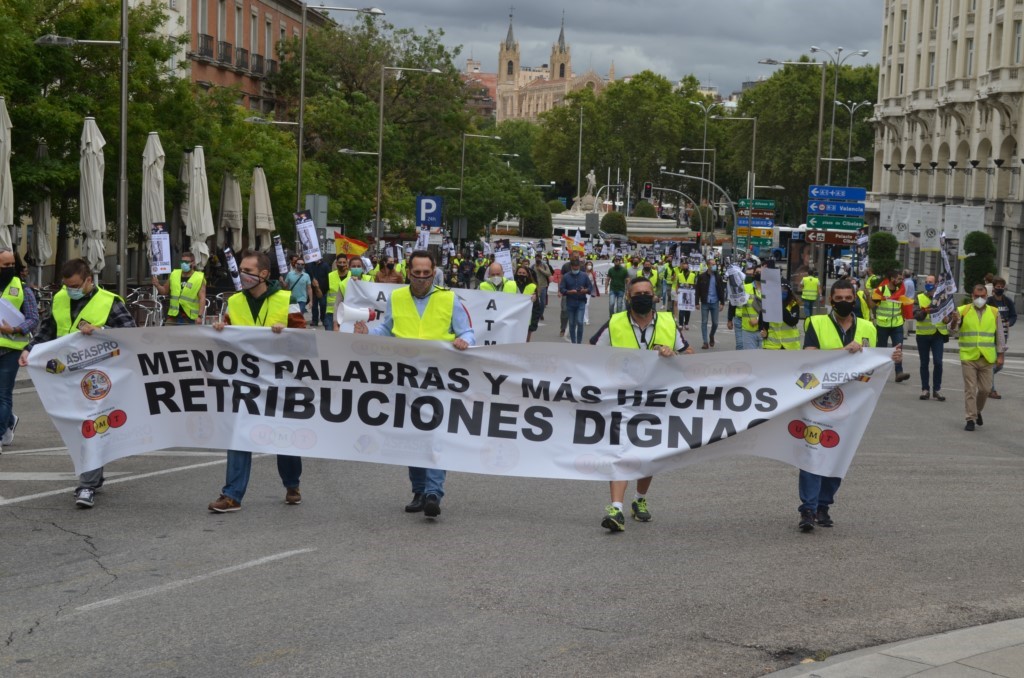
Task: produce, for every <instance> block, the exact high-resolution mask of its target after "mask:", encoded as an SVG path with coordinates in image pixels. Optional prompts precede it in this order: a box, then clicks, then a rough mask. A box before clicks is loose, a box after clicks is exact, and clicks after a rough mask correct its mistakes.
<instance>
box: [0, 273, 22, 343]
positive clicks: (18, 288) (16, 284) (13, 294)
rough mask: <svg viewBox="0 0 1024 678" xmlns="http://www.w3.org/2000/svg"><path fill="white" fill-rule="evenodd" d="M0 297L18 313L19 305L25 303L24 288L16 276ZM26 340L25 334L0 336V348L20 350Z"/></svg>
mask: <svg viewBox="0 0 1024 678" xmlns="http://www.w3.org/2000/svg"><path fill="white" fill-rule="evenodd" d="M0 297H3V298H4V299H6V300H7V301H9V302H11V306H13V307H14V308H16V309H18V310H19V311H20V310H21V304H22V302H24V301H25V286H24V285H22V284H21V279H20V278H18V276H14V277H13V278H11V282H10V284H8V285H7V289H6V290H4V293H3V294H2V295H0ZM28 340H29V336H28V335H27V334H0V347H3V348H10V349H15V350H21V349H23V348H25V346H26V345H27V344H28Z"/></svg>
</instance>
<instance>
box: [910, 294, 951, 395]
mask: <svg viewBox="0 0 1024 678" xmlns="http://www.w3.org/2000/svg"><path fill="white" fill-rule="evenodd" d="M933 294H935V276H934V275H930V276H928V277H926V278H925V279H924V291H923V292H919V293H918V295H917V308H916V309H915V310H914V319H915V320H916V321H917V334H916V335H915V336H916V338H917V353H918V355H919V356H920V358H921V400H928V399H929V398H935V399H936V400H940V401H941V400H945V399H946V396H944V395H942V350H943V348H944V347H945V345H946V342H947V341H949V328H948V327H946V326H947V325H948V324H949V322H950V320H952V318H951V317H948V318H945V319H944V320H943V322H940V323H933V322H932V319H931V306H932V295H933ZM929 363H931V364H932V366H933V367H932V368H931V369H929ZM930 371H931V372H933V375H934V376H933V379H932V380H931V382H930V384H929V380H928V377H929V372H930ZM929 385H930V386H932V388H933V389H934V391H930V390H929V389H928V387H929Z"/></svg>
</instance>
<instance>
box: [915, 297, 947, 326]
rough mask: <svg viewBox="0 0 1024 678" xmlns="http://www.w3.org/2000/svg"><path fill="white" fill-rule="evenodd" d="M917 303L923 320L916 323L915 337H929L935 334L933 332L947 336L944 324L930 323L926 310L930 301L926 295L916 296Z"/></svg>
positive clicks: (929, 305) (930, 319)
mask: <svg viewBox="0 0 1024 678" xmlns="http://www.w3.org/2000/svg"><path fill="white" fill-rule="evenodd" d="M917 303H918V305H919V306H920V307H921V310H922V311H924V312H925V316H924V320H918V321H917V336H919V337H930V336H931V335H933V334H935V332H938V333H939V334H943V335H945V334H949V328H947V327H946V325H945V324H944V323H939V324H935V323H933V322H932V317H931V316H930V315H929V314H928V309H929V308H930V307H931V305H932V300H931V299H930V298H929V297H928V295H927V294H925V293H924V292H921V293H920V294H918V295H917Z"/></svg>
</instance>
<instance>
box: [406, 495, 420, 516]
mask: <svg viewBox="0 0 1024 678" xmlns="http://www.w3.org/2000/svg"><path fill="white" fill-rule="evenodd" d="M422 510H423V494H422V493H420V492H416V493H414V494H413V495H412V501H410V502H409V503H408V504H406V505H405V512H406V513H419V512H420V511H422Z"/></svg>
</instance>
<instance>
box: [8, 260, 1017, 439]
mask: <svg viewBox="0 0 1024 678" xmlns="http://www.w3.org/2000/svg"><path fill="white" fill-rule="evenodd" d="M988 305H989V306H991V307H992V308H994V309H996V310H997V311H999V318H1000V319H1001V320H1002V321H1003V345H1004V346H1006V347H1009V346H1010V328H1011V327H1013V326H1014V325H1016V324H1017V306H1016V305H1015V304H1014V303H1013V299H1011V298H1010V295H1008V294H1007V293H1006V280H1005V279H1003V278H1001V277H999V276H995V277H993V278H992V295H991V296H990V297H989V298H988ZM1002 369H1003V366H1002V365H996V366H995V367H993V368H992V390H991V391H990V392H989V394H988V397H989V398H992V399H993V400H1000V399H1001V398H1002V397H1003V396H1001V395H999V391H997V390H996V374H998V373H999V372H1001V371H1002ZM0 421H2V420H0Z"/></svg>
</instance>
